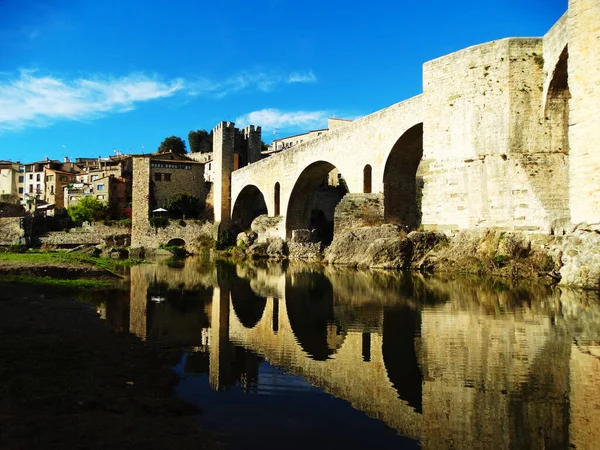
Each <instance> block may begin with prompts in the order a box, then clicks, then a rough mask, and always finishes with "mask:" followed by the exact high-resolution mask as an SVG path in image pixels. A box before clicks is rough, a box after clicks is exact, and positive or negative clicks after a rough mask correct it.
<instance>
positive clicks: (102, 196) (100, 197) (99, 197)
mask: <svg viewBox="0 0 600 450" xmlns="http://www.w3.org/2000/svg"><path fill="white" fill-rule="evenodd" d="M96 197H98V200H104V195H97V196H96Z"/></svg>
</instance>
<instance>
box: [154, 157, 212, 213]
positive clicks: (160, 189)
mask: <svg viewBox="0 0 600 450" xmlns="http://www.w3.org/2000/svg"><path fill="white" fill-rule="evenodd" d="M157 174H160V175H157ZM165 175H167V176H170V180H167V178H166V177H165ZM157 178H160V180H159V179H157ZM150 185H151V190H152V197H153V198H154V206H155V207H156V208H164V207H165V205H166V203H167V202H168V201H169V200H170V199H171V198H173V196H175V195H178V194H182V193H185V194H189V195H191V196H193V197H197V198H199V199H201V201H202V202H204V201H205V199H206V187H205V184H204V164H202V163H197V162H193V163H188V162H186V161H164V160H159V159H152V160H151V161H150Z"/></svg>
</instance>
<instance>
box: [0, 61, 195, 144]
mask: <svg viewBox="0 0 600 450" xmlns="http://www.w3.org/2000/svg"><path fill="white" fill-rule="evenodd" d="M182 88H183V81H182V80H179V79H176V80H171V81H168V82H163V81H159V80H156V79H153V78H150V77H147V76H145V75H139V74H131V75H127V76H125V77H121V78H102V77H94V78H90V79H85V78H79V79H75V80H71V81H69V80H61V79H58V78H55V77H52V76H38V75H37V74H36V72H34V71H21V72H20V74H19V77H18V78H16V79H12V80H0V132H2V131H6V130H15V129H20V128H23V127H25V126H27V125H36V126H44V125H48V124H50V123H52V122H54V121H56V120H64V119H67V120H87V119H93V118H97V117H101V116H103V115H105V114H107V113H110V112H123V111H129V110H132V109H134V108H135V105H136V103H139V102H144V101H149V100H154V99H158V98H164V97H170V96H171V95H173V94H174V93H175V92H177V91H179V90H181V89H182Z"/></svg>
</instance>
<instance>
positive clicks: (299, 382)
mask: <svg viewBox="0 0 600 450" xmlns="http://www.w3.org/2000/svg"><path fill="white" fill-rule="evenodd" d="M129 280H130V288H129V290H128V291H117V292H115V291H111V292H110V294H109V295H105V296H104V298H103V300H102V301H101V303H100V305H99V307H98V309H99V311H100V312H101V314H102V315H103V317H104V318H106V320H108V321H109V322H110V324H111V325H112V326H113V327H114V328H115V329H117V330H121V331H123V332H130V333H133V334H135V335H137V336H138V337H140V338H141V339H143V340H145V341H146V342H147V343H148V345H150V346H157V347H161V348H163V349H164V348H168V349H171V350H172V351H174V352H175V353H176V355H177V360H178V363H177V364H176V366H175V367H174V370H175V371H176V372H177V373H178V374H179V375H180V382H179V383H178V384H177V386H176V388H175V389H176V394H177V395H179V396H181V397H182V398H184V399H185V400H186V401H188V402H191V403H194V404H197V405H198V406H200V407H201V408H202V414H201V415H200V416H199V418H198V423H199V426H201V427H203V428H207V429H211V430H215V431H217V432H222V433H223V435H224V437H225V441H226V442H227V443H228V445H229V446H230V448H232V449H247V448H261V449H282V448H285V449H307V448H325V447H328V448H336V449H337V448H339V449H355V448H356V449H358V448H360V449H364V448H377V449H387V448H394V449H405V448H406V449H411V448H425V449H444V448H452V449H477V448H481V449H491V448H494V449H504V448H506V449H509V448H510V449H538V448H539V449H542V448H544V449H549V448H552V449H567V448H577V449H587V448H590V449H591V448H598V447H596V445H600V444H598V443H600V302H599V298H598V293H597V292H584V291H575V290H570V289H558V288H554V289H550V288H546V287H542V286H507V285H505V284H502V283H489V282H487V283H484V282H481V281H480V280H466V279H452V278H439V277H435V278H434V277H423V276H414V275H410V274H399V273H394V272H377V271H356V270H350V269H339V268H332V267H328V266H325V267H323V266H321V265H317V264H314V265H311V264H300V263H289V264H285V265H282V264H280V263H277V264H274V263H260V264H258V263H257V264H250V263H245V264H241V265H234V264H229V263H218V264H215V263H211V262H209V261H207V260H205V259H201V258H188V259H186V260H165V261H158V262H156V263H155V264H143V265H139V266H135V267H132V268H131V273H130V277H129ZM179 355H180V356H179Z"/></svg>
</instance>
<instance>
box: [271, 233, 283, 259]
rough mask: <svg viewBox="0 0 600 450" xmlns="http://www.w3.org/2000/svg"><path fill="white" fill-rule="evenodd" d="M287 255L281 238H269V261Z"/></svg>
mask: <svg viewBox="0 0 600 450" xmlns="http://www.w3.org/2000/svg"><path fill="white" fill-rule="evenodd" d="M286 255H287V246H286V244H285V241H284V240H283V239H281V238H271V239H269V241H268V247H267V256H268V257H269V258H270V259H283V258H285V257H286Z"/></svg>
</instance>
